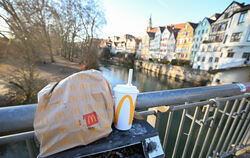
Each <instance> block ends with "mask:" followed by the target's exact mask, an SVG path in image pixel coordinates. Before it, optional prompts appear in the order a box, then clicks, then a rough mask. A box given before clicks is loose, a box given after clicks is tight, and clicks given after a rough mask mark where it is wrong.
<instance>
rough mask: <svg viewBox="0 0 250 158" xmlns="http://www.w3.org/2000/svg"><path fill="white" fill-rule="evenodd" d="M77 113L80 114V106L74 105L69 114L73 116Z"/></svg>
mask: <svg viewBox="0 0 250 158" xmlns="http://www.w3.org/2000/svg"><path fill="white" fill-rule="evenodd" d="M77 113H78V114H79V115H80V114H81V111H80V108H79V107H76V108H71V115H72V116H74V114H75V115H77Z"/></svg>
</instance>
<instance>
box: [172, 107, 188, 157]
mask: <svg viewBox="0 0 250 158" xmlns="http://www.w3.org/2000/svg"><path fill="white" fill-rule="evenodd" d="M185 104H187V103H185ZM185 115H186V109H183V111H182V116H181V122H180V126H179V129H178V133H177V137H176V142H175V146H174V151H173V154H172V158H175V155H176V152H177V148H178V146H179V142H180V139H181V133H182V129H183V124H184V122H185Z"/></svg>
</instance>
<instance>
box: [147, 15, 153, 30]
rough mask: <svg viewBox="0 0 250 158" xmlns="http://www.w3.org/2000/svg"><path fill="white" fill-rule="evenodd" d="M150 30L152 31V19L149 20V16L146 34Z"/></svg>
mask: <svg viewBox="0 0 250 158" xmlns="http://www.w3.org/2000/svg"><path fill="white" fill-rule="evenodd" d="M151 29H152V18H151V16H150V17H149V20H148V27H147V32H149V31H150V30H151Z"/></svg>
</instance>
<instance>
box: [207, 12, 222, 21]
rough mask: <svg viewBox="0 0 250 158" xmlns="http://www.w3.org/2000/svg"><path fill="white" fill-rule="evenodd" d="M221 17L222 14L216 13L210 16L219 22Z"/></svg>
mask: <svg viewBox="0 0 250 158" xmlns="http://www.w3.org/2000/svg"><path fill="white" fill-rule="evenodd" d="M220 15H221V14H220V13H215V14H213V15H212V16H210V19H212V18H213V17H215V20H217V19H218V17H219V16H220Z"/></svg>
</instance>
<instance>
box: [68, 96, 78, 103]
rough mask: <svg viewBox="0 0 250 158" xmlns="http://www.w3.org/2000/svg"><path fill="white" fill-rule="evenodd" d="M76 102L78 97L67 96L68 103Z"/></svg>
mask: <svg viewBox="0 0 250 158" xmlns="http://www.w3.org/2000/svg"><path fill="white" fill-rule="evenodd" d="M73 102H78V98H77V97H75V96H69V103H73Z"/></svg>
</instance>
